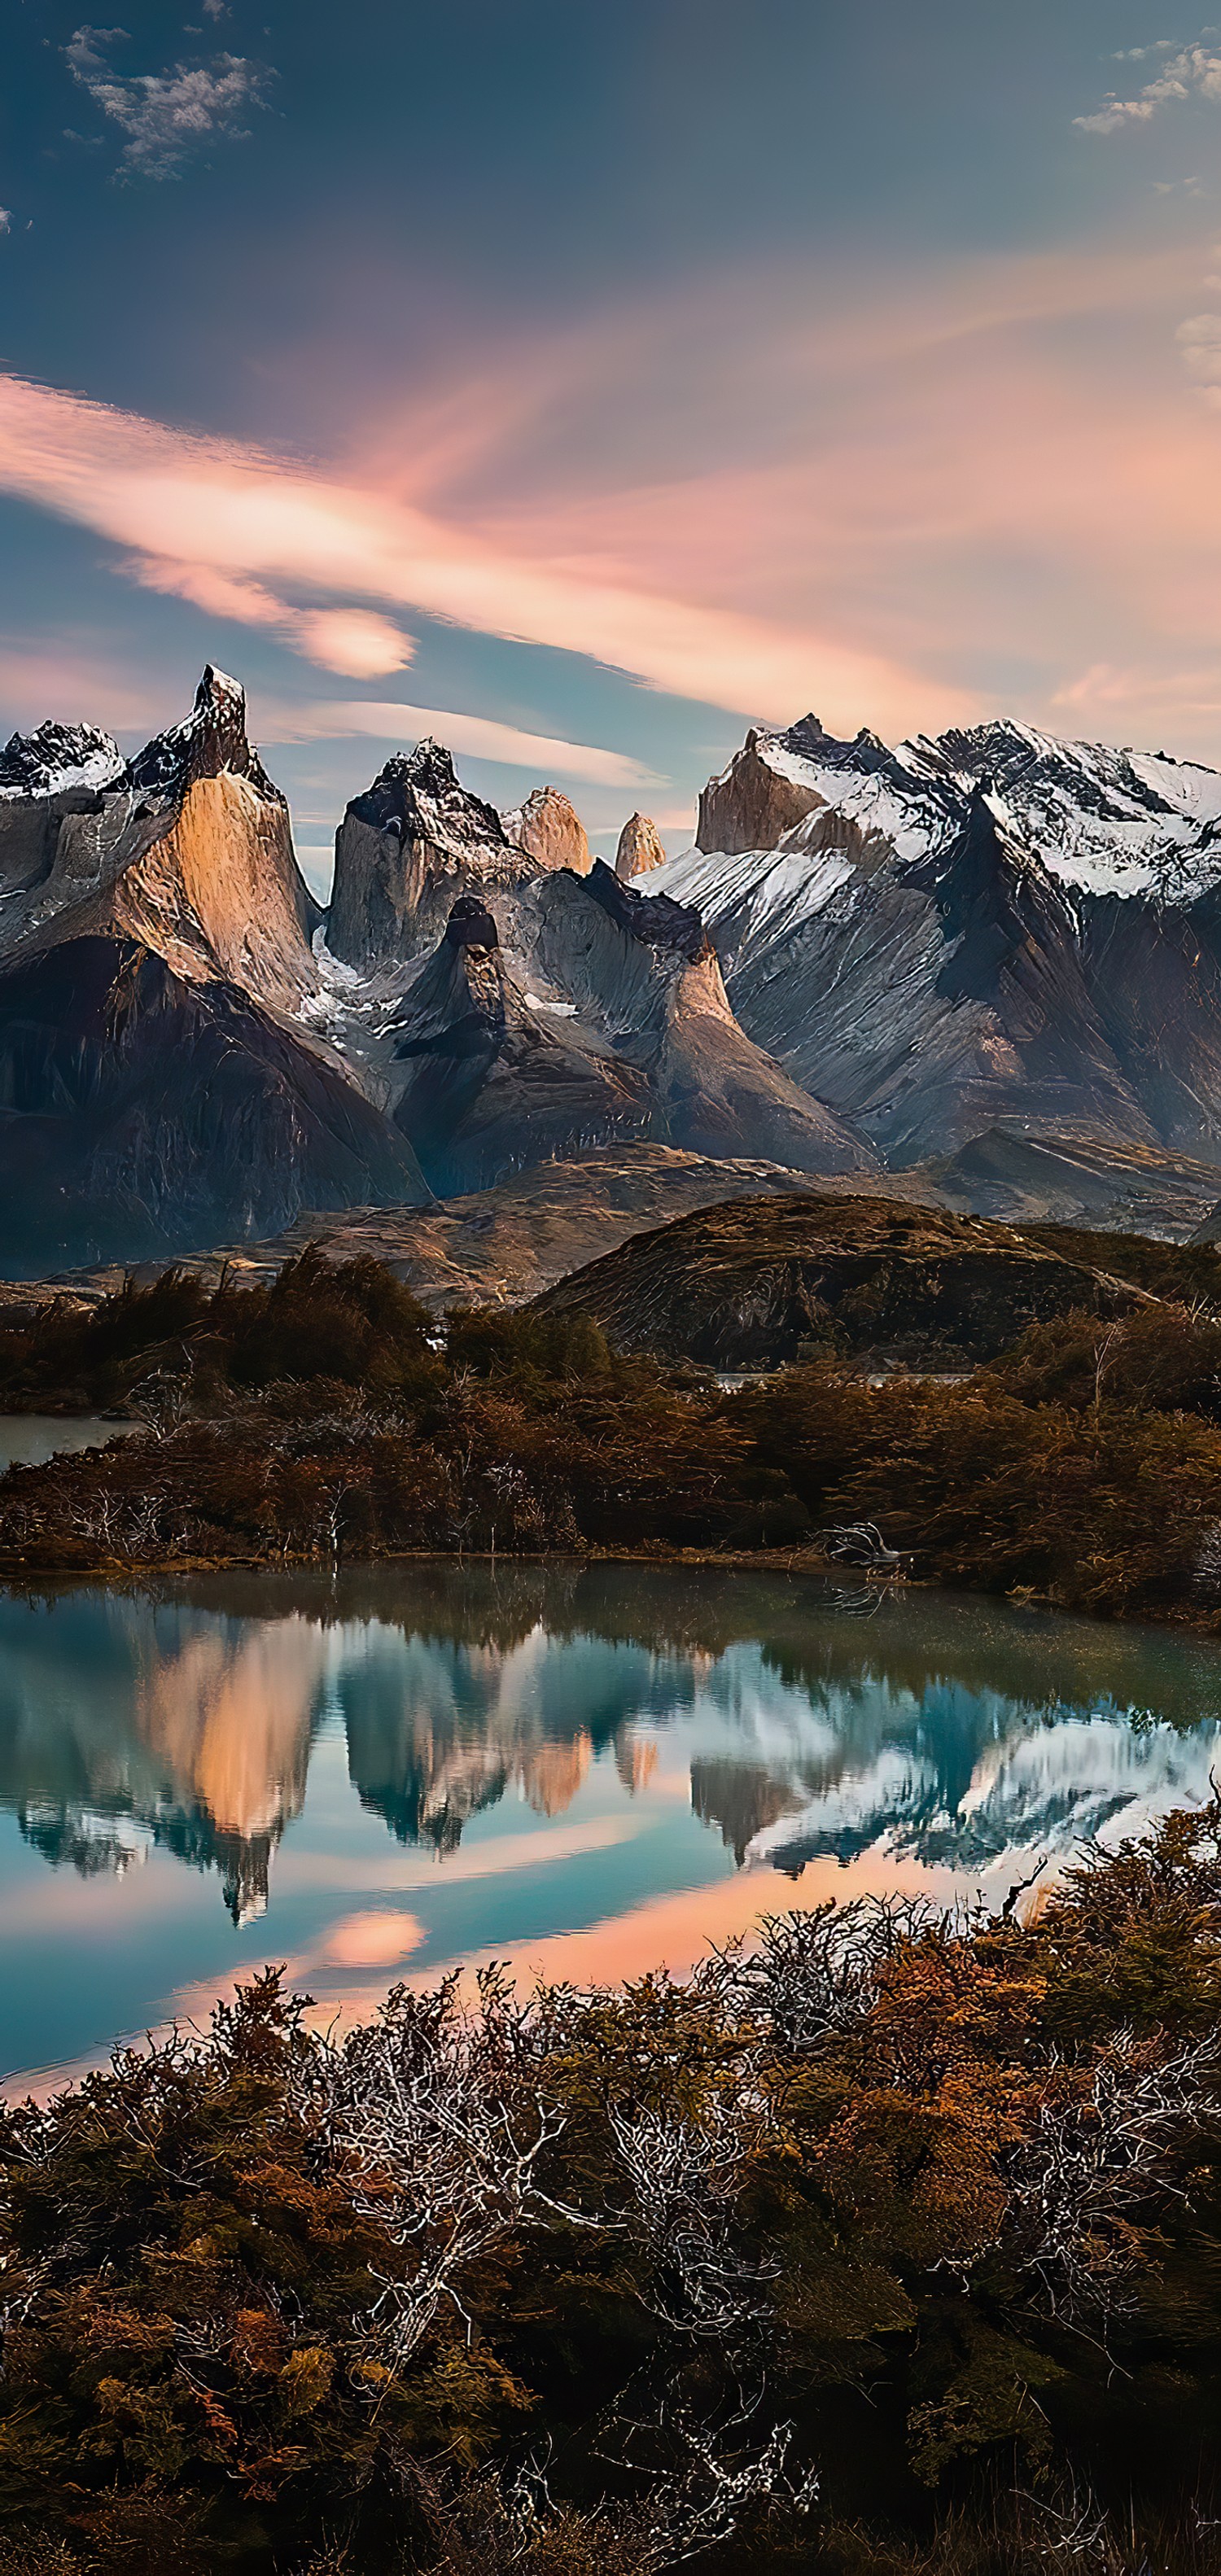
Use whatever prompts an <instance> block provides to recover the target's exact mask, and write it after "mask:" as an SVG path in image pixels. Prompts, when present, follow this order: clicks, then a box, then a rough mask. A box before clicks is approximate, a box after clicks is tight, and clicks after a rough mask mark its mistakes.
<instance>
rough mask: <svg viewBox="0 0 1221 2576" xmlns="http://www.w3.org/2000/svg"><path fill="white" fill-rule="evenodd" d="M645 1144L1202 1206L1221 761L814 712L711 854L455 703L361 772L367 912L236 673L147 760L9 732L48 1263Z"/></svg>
mask: <svg viewBox="0 0 1221 2576" xmlns="http://www.w3.org/2000/svg"><path fill="white" fill-rule="evenodd" d="M646 1148H647V1150H648V1151H649V1152H650V1153H656V1152H657V1151H658V1149H668V1150H675V1149H677V1151H678V1152H679V1153H681V1154H682V1155H684V1156H687V1157H690V1156H692V1155H694V1156H699V1157H702V1158H705V1159H706V1160H707V1161H709V1162H710V1163H721V1162H729V1161H733V1162H735V1163H749V1162H751V1161H755V1162H758V1163H760V1164H763V1163H766V1164H767V1165H768V1166H769V1167H776V1168H779V1169H781V1170H787V1171H790V1172H792V1173H794V1174H799V1175H802V1176H817V1177H819V1178H823V1179H825V1178H828V1177H834V1176H835V1175H843V1176H853V1177H854V1178H855V1180H856V1184H857V1186H858V1187H859V1186H860V1184H861V1181H862V1179H863V1178H864V1179H867V1176H869V1175H870V1174H877V1175H880V1174H881V1173H882V1172H884V1171H885V1170H886V1169H887V1168H889V1169H891V1170H893V1171H894V1172H895V1173H896V1176H898V1174H900V1173H902V1174H903V1175H904V1176H905V1177H904V1180H903V1183H902V1187H903V1190H904V1192H905V1194H906V1195H909V1196H910V1195H911V1193H912V1191H913V1190H916V1191H917V1192H918V1193H919V1195H921V1196H923V1197H926V1198H928V1199H937V1198H939V1197H948V1198H949V1200H950V1201H951V1203H952V1204H954V1205H963V1206H974V1207H977V1208H978V1209H979V1210H980V1211H981V1212H983V1213H986V1214H991V1215H997V1214H1005V1213H1007V1212H1009V1210H1008V1205H1007V1201H1006V1193H1008V1194H1009V1198H1010V1199H1011V1200H1012V1201H1013V1202H1014V1211H1013V1212H1015V1213H1016V1212H1018V1208H1019V1206H1020V1210H1021V1212H1022V1213H1025V1214H1027V1215H1029V1214H1030V1213H1033V1212H1034V1211H1035V1210H1036V1209H1037V1208H1038V1207H1039V1206H1040V1204H1042V1203H1046V1204H1050V1202H1051V1199H1052V1198H1053V1197H1054V1198H1055V1207H1056V1212H1057V1213H1073V1212H1074V1211H1075V1210H1076V1209H1077V1207H1078V1205H1079V1206H1080V1208H1081V1210H1082V1212H1083V1214H1084V1216H1085V1221H1086V1222H1089V1221H1090V1219H1091V1218H1092V1220H1093V1222H1095V1223H1098V1222H1108V1221H1110V1222H1113V1221H1115V1220H1116V1212H1117V1210H1118V1211H1119V1212H1120V1221H1123V1216H1122V1212H1123V1210H1124V1209H1125V1208H1137V1207H1139V1206H1143V1205H1144V1199H1143V1198H1142V1191H1143V1192H1144V1194H1145V1197H1147V1196H1148V1193H1149V1190H1150V1189H1152V1190H1153V1191H1154V1194H1155V1195H1156V1191H1157V1189H1158V1188H1159V1187H1160V1188H1161V1190H1162V1195H1163V1197H1164V1198H1165V1199H1166V1203H1167V1205H1168V1206H1169V1205H1170V1204H1171V1203H1173V1206H1174V1208H1175V1210H1176V1211H1177V1210H1178V1209H1179V1205H1180V1202H1182V1205H1183V1207H1184V1209H1185V1210H1187V1213H1186V1214H1185V1216H1184V1218H1183V1222H1184V1223H1186V1224H1190V1223H1191V1222H1194V1221H1195V1219H1196V1218H1198V1216H1199V1214H1200V1212H1201V1211H1200V1208H1199V1207H1197V1206H1195V1202H1196V1201H1197V1200H1201V1199H1202V1200H1203V1201H1204V1202H1205V1203H1207V1204H1212V1203H1215V1202H1216V1200H1217V1199H1218V1197H1221V1184H1219V1183H1218V1178H1217V1175H1218V1170H1219V1168H1221V775H1218V774H1217V773H1216V772H1213V771H1211V770H1207V769H1204V768H1200V767H1193V766H1192V765H1190V764H1184V763H1178V762H1175V761H1172V760H1168V759H1165V758H1163V757H1161V756H1153V755H1150V756H1144V755H1138V754H1134V753H1129V752H1114V751H1108V750H1104V749H1100V748H1097V747H1094V746H1089V745H1081V744H1071V743H1069V744H1065V743H1059V742H1056V741H1054V740H1053V739H1052V738H1051V737H1050V736H1045V735H1041V734H1038V733H1035V732H1033V731H1032V730H1030V729H1029V728H1024V727H1021V726H1018V725H1013V724H1007V723H997V724H993V725H987V726H981V727H978V728H976V729H974V730H971V731H958V732H954V733H949V734H945V735H943V736H941V737H940V738H939V739H937V740H935V741H933V740H929V739H926V738H923V737H921V738H919V739H917V740H915V741H912V742H908V743H903V744H900V745H899V746H898V748H897V749H895V750H891V749H890V748H888V746H887V745H886V744H885V743H883V742H881V741H880V740H879V739H878V737H877V736H876V735H873V734H870V733H868V732H862V733H860V734H859V735H857V736H856V738H855V740H853V741H851V742H842V741H839V740H838V739H836V738H835V737H834V736H832V735H830V734H828V733H826V732H825V731H824V729H823V727H822V726H821V725H820V724H819V723H818V722H817V720H816V718H814V717H812V716H811V717H806V718H803V719H802V721H801V722H800V723H798V724H795V725H793V726H791V727H790V728H788V730H787V731H784V732H767V731H763V730H760V729H752V730H751V731H750V732H749V733H748V735H747V737H746V741H745V743H744V745H743V747H742V749H741V750H740V751H739V752H738V753H737V754H736V755H735V756H734V758H733V759H732V760H731V761H730V762H729V764H728V766H727V768H726V769H725V770H724V771H723V772H722V773H721V775H720V776H719V777H717V778H714V779H712V780H710V782H709V784H708V786H707V788H706V789H705V791H704V794H703V796H702V797H701V799H700V807H699V822H698V829H697V838H696V843H695V846H694V847H693V848H691V849H690V850H687V851H685V852H683V853H682V854H681V855H680V856H677V857H674V858H671V859H667V858H666V857H665V855H664V852H663V850H662V846H661V842H660V840H659V837H658V835H657V832H656V829H655V826H654V825H653V824H652V823H651V821H650V820H649V818H648V817H647V816H645V815H642V814H634V815H632V816H631V817H630V819H629V820H628V821H627V822H626V823H625V825H624V828H623V831H622V834H621V835H620V838H619V845H618V849H617V851H616V854H615V861H614V864H613V865H607V863H606V862H605V861H603V860H601V859H596V858H594V857H593V855H592V853H591V851H590V847H589V843H588V840H587V838H586V834H585V830H584V826H583V824H582V822H581V820H580V817H579V815H578V814H577V812H576V810H575V808H574V807H573V805H572V804H571V802H570V800H569V799H568V798H567V796H565V795H563V794H562V793H561V791H560V790H559V789H557V788H555V787H553V786H546V785H544V786H539V787H536V788H534V789H532V790H531V791H530V793H529V794H528V795H527V796H526V797H525V798H524V799H523V800H522V802H521V804H520V805H519V806H517V807H516V808H515V809H514V810H513V811H512V812H506V813H500V812H498V811H497V809H496V808H495V807H494V806H493V805H491V804H489V803H488V802H487V801H486V800H485V799H483V798H481V797H479V796H476V795H474V794H473V793H472V792H471V791H470V790H469V789H468V788H466V787H465V786H464V785H463V784H462V782H461V780H460V779H459V777H458V775H457V773H456V771H455V768H454V764H453V761H452V758H451V756H450V754H449V752H448V751H447V750H446V749H445V748H444V746H443V745H441V744H438V743H435V742H429V741H425V742H421V743H419V744H418V745H417V746H416V747H415V749H414V750H412V751H410V752H407V753H404V754H400V755H397V756H396V757H394V758H393V759H391V760H389V761H387V763H386V764H385V766H384V767H383V768H382V769H381V770H380V771H379V772H378V774H377V776H376V777H375V778H374V780H373V781H372V784H371V785H370V786H369V788H368V789H367V790H366V791H365V792H364V793H363V794H362V795H360V796H357V797H355V798H353V800H352V801H351V803H350V804H349V806H348V808H347V810H346V812H345V814H344V816H343V818H342V821H341V822H340V825H339V828H338V831H337V834H336V856H335V878H334V887H333V892H332V898H331V903H330V907H329V910H327V909H324V907H322V906H321V905H320V904H319V903H318V902H317V901H316V900H315V898H314V897H313V895H312V894H311V892H310V890H309V888H308V887H307V885H306V884H305V881H304V879H303V878H302V876H301V874H300V871H299V869H298V866H297V862H296V857H295V853H294V849H293V841H292V832H291V825H290V820H289V815H288V809H287V805H286V803H285V800H284V798H283V797H282V795H281V794H280V792H279V790H278V789H277V788H276V787H275V786H274V785H273V783H272V781H271V780H270V779H269V777H268V776H267V773H266V771H265V769H264V768H263V765H262V762H261V761H260V759H259V756H258V754H257V752H256V751H255V750H254V749H253V748H252V746H251V744H250V741H249V738H248V736H247V732H246V717H245V701H244V697H243V693H242V691H241V689H240V688H239V687H238V685H237V683H236V682H234V681H231V680H228V679H226V678H225V677H224V675H223V674H221V673H219V672H217V671H215V670H213V669H211V668H210V669H209V670H207V671H206V672H205V673H204V677H203V679H202V681H201V683H200V687H199V691H198V693H197V696H196V700H195V705H194V707H193V709H192V710H191V712H190V714H189V715H188V716H187V717H186V718H185V719H184V720H183V722H181V723H179V724H176V725H173V726H171V727H170V728H169V729H168V730H167V731H166V732H165V733H163V734H160V735H158V736H156V737H155V738H154V740H153V741H152V742H151V743H149V744H148V745H146V747H145V749H144V750H143V751H141V752H140V753H139V754H138V755H137V756H136V757H135V758H134V759H131V760H126V761H125V760H124V759H123V757H122V755H121V753H120V752H119V750H118V749H117V747H116V745H115V744H114V743H113V742H112V741H111V740H110V738H109V737H108V736H107V735H105V734H103V733H100V732H98V731H96V730H95V729H93V728H91V727H89V726H87V725H84V724H76V723H72V724H68V723H57V722H49V723H47V724H45V725H43V726H41V727H40V728H39V729H38V731H37V732H36V733H34V734H30V735H27V736H14V737H13V740H12V741H11V742H10V743H9V745H8V747H7V749H6V750H4V751H3V752H0V1170H2V1171H3V1173H4V1176H5V1178H6V1179H7V1181H8V1185H9V1186H8V1208H9V1221H8V1224H7V1226H6V1231H5V1239H4V1244H3V1263H2V1266H3V1267H4V1268H5V1269H7V1270H8V1271H9V1272H10V1274H16V1275H22V1274H28V1273H29V1272H31V1271H34V1270H37V1269H46V1268H48V1267H57V1266H66V1265H70V1264H78V1263H79V1264H83V1263H88V1262H97V1261H106V1260H147V1259H152V1258H156V1257H158V1256H160V1255H162V1254H164V1255H167V1256H169V1255H173V1254H177V1253H185V1252H190V1251H196V1250H202V1249H204V1248H206V1247H207V1246H208V1245H209V1244H212V1243H215V1242H216V1241H218V1240H224V1241H227V1242H241V1241H243V1240H256V1239H258V1238H259V1237H267V1236H268V1235H271V1234H274V1233H276V1232H278V1231H279V1230H281V1229H283V1228H284V1227H287V1226H292V1225H293V1224H294V1223H296V1222H297V1220H298V1219H299V1218H300V1217H301V1214H302V1211H304V1210H308V1209H312V1208H318V1209H323V1208H326V1209H331V1210H342V1209H344V1208H352V1207H360V1206H364V1207H368V1208H376V1207H378V1206H395V1205H404V1204H406V1205H411V1204H421V1203H423V1202H425V1201H427V1200H428V1199H430V1198H431V1197H432V1196H433V1195H434V1194H435V1195H437V1196H439V1197H447V1196H450V1195H453V1194H455V1193H464V1192H470V1191H477V1190H484V1189H488V1188H492V1187H494V1186H496V1185H498V1184H504V1183H506V1182H507V1181H508V1179H509V1178H510V1176H512V1175H513V1174H514V1173H519V1172H522V1171H528V1170H529V1169H530V1168H531V1167H532V1166H538V1165H541V1164H543V1163H547V1162H557V1163H560V1164H563V1163H574V1164H575V1163H577V1162H579V1161H580V1159H581V1158H582V1157H588V1156H589V1155H590V1154H597V1153H599V1152H603V1151H606V1150H610V1149H614V1150H615V1151H617V1152H622V1153H623V1154H624V1155H627V1156H629V1157H630V1155H631V1154H632V1153H633V1152H639V1151H641V1150H642V1149H646ZM896 1185H897V1182H896ZM574 1186H579V1182H578V1181H577V1179H576V1174H575V1171H574ZM1159 1204H1160V1202H1159ZM1193 1208H1194V1216H1193V1215H1192V1213H1191V1210H1192V1209H1193ZM1087 1211H1088V1213H1087ZM1129 1221H1131V1222H1140V1221H1144V1222H1146V1223H1147V1222H1148V1221H1149V1220H1148V1218H1147V1216H1146V1217H1144V1218H1143V1220H1142V1219H1141V1218H1140V1217H1139V1216H1130V1218H1129ZM1178 1221H1179V1220H1178V1216H1177V1214H1176V1215H1175V1216H1174V1217H1173V1218H1172V1219H1170V1220H1169V1222H1170V1223H1171V1224H1172V1225H1174V1224H1177V1223H1178Z"/></svg>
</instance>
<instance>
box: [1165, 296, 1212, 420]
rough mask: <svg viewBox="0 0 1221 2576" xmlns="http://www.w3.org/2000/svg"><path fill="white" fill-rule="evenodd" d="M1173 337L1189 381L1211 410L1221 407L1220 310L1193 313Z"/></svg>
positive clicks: (1180, 325) (1181, 323)
mask: <svg viewBox="0 0 1221 2576" xmlns="http://www.w3.org/2000/svg"><path fill="white" fill-rule="evenodd" d="M1174 336H1175V338H1176V340H1177V341H1178V344H1179V347H1180V349H1181V350H1182V353H1183V364H1184V366H1185V367H1186V369H1187V373H1188V375H1189V376H1190V377H1191V380H1192V383H1193V384H1194V385H1198V386H1199V388H1200V391H1201V393H1202V394H1203V396H1204V400H1205V402H1206V403H1208V405H1209V407H1210V409H1212V410H1214V411H1216V410H1221V313H1193V314H1191V315H1190V316H1189V318H1188V320H1187V321H1186V322H1180V324H1179V327H1178V330H1177V331H1176V332H1175V335H1174Z"/></svg>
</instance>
